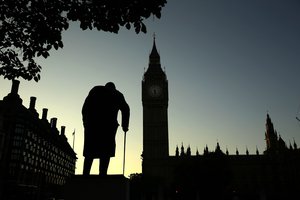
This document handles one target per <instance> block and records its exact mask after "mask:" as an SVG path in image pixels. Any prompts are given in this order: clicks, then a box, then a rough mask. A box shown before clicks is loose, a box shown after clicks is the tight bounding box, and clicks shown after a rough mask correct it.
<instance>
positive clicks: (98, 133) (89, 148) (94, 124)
mask: <svg viewBox="0 0 300 200" xmlns="http://www.w3.org/2000/svg"><path fill="white" fill-rule="evenodd" d="M119 110H120V111H121V113H122V124H121V125H122V129H123V131H124V132H127V131H128V124H129V113H130V111H129V106H128V104H127V103H126V101H125V98H124V96H123V94H122V93H121V92H119V91H118V90H116V87H115V84H114V83H112V82H108V83H106V85H105V86H95V87H94V88H93V89H92V90H91V91H90V92H89V94H88V96H87V98H86V99H85V102H84V104H83V107H82V120H83V126H84V149H83V156H84V157H85V158H84V165H83V175H89V174H90V170H91V166H92V163H93V159H94V158H99V159H100V165H99V174H100V175H107V169H108V165H109V161H110V157H114V156H115V148H116V142H115V135H116V132H117V129H118V126H119V123H118V120H117V116H118V111H119Z"/></svg>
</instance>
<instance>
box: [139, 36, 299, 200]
mask: <svg viewBox="0 0 300 200" xmlns="http://www.w3.org/2000/svg"><path fill="white" fill-rule="evenodd" d="M142 103H143V153H142V158H143V162H142V182H141V184H142V185H143V187H141V189H140V191H141V193H140V195H138V194H137V192H135V194H134V196H135V197H139V198H144V199H151V200H160V199H164V200H169V199H170V200H171V199H189V200H193V199H197V200H198V199H218V200H221V199H235V200H237V199H249V200H250V199H251V200H253V199H261V200H267V199H272V200H274V199H291V197H293V198H294V199H300V190H299V188H300V150H299V148H298V147H297V145H296V143H295V141H294V144H293V145H291V144H290V146H289V147H287V146H286V144H285V142H284V141H283V139H282V138H281V137H280V136H278V134H277V133H276V130H275V129H274V127H273V123H272V121H271V118H270V116H269V114H268V115H267V119H266V132H265V139H266V150H265V151H264V152H263V153H262V154H259V152H258V150H256V153H255V154H253V155H249V151H248V149H246V151H245V154H242V153H239V151H238V149H237V150H236V153H235V155H229V153H228V150H226V152H225V153H224V152H223V151H222V150H221V148H220V145H219V143H217V145H216V148H215V150H213V151H209V149H208V148H207V147H205V148H204V151H203V154H202V155H200V153H199V151H198V150H197V151H196V154H195V155H192V153H191V148H190V147H188V148H187V150H186V151H185V148H184V146H183V145H182V146H181V148H180V150H179V147H177V148H176V150H175V156H170V155H169V138H168V137H169V135H168V80H167V76H166V73H165V71H163V70H162V68H161V64H160V55H159V53H158V51H157V48H156V44H155V40H154V43H153V48H152V51H151V53H150V57H149V67H148V69H147V70H146V72H145V73H144V77H143V80H142ZM187 106H189V105H187ZM135 177H137V176H135ZM136 179H137V178H136ZM135 182H137V181H136V180H135ZM136 199H138V198H136Z"/></svg>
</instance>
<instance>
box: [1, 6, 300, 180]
mask: <svg viewBox="0 0 300 200" xmlns="http://www.w3.org/2000/svg"><path fill="white" fill-rule="evenodd" d="M146 25H147V30H148V33H147V34H143V33H141V34H138V35H137V34H135V32H134V30H129V31H128V30H127V29H126V28H123V29H121V31H120V32H119V34H112V33H105V32H99V31H97V30H93V31H90V30H87V31H82V30H81V29H80V28H79V25H78V24H77V23H73V24H72V25H71V26H70V28H69V29H68V30H67V31H65V32H64V33H63V42H64V48H63V49H60V50H58V51H55V50H53V51H51V53H50V57H49V58H47V59H42V58H41V59H39V63H40V64H41V65H42V67H43V68H42V73H41V80H40V81H39V82H38V83H36V82H34V81H30V82H28V81H25V80H23V79H20V81H21V83H20V87H19V94H20V96H21V98H22V99H23V104H24V105H25V106H26V107H28V106H29V99H30V97H31V96H35V97H37V102H36V109H37V111H38V112H39V113H40V116H41V113H42V109H43V108H48V109H49V111H48V120H50V118H52V117H57V118H58V129H59V130H60V126H62V125H64V126H66V135H67V137H68V142H69V143H70V145H71V146H72V142H73V137H72V132H73V131H74V129H75V130H76V138H75V151H76V153H77V156H78V161H77V166H76V167H77V168H76V173H77V174H81V173H82V167H83V156H82V150H83V125H82V120H81V108H82V105H83V102H84V100H85V98H86V96H87V94H88V92H89V91H90V89H91V88H92V87H93V86H95V85H103V84H105V83H106V82H108V81H112V82H114V83H115V84H116V87H117V89H118V90H119V91H121V92H122V93H123V94H124V96H125V99H126V100H127V102H128V104H129V106H130V108H131V119H130V124H129V132H128V135H127V147H126V173H125V174H126V176H128V175H129V174H131V173H141V163H142V160H141V153H142V133H143V132H142V101H141V81H142V77H143V73H144V70H145V69H147V67H148V62H149V54H150V52H151V49H152V45H153V33H154V32H155V34H156V46H157V49H158V51H159V53H160V56H161V64H162V67H165V71H166V74H167V78H168V81H169V109H168V114H169V152H170V155H174V154H175V148H176V145H178V146H179V147H180V146H181V144H182V143H183V145H184V146H185V148H186V147H187V146H188V145H190V147H191V150H192V154H195V153H196V150H197V148H198V150H199V152H200V154H202V153H203V149H204V147H205V145H207V146H208V148H209V150H211V151H213V150H214V149H215V146H216V143H217V142H219V143H220V146H221V149H222V150H223V151H224V152H225V151H226V147H227V148H228V151H229V154H235V150H236V148H238V150H239V153H240V154H245V153H246V148H248V150H249V153H250V154H255V150H256V147H257V148H258V150H259V152H260V153H263V151H264V150H265V140H264V139H265V138H264V132H265V120H266V115H267V113H269V115H270V117H271V119H272V121H273V123H274V127H275V129H276V130H277V132H278V133H279V134H280V135H281V137H282V138H283V139H284V140H285V141H286V144H287V145H288V146H289V141H290V142H292V143H293V140H294V139H295V141H296V142H297V144H298V146H300V122H298V121H297V120H296V117H299V118H300V2H299V1H298V0H250V1H246V0H187V1H175V0H173V1H172V0H169V2H168V3H167V5H166V7H165V8H163V10H162V18H161V19H153V18H151V19H148V20H147V21H146ZM0 87H1V90H0V98H1V99H2V98H3V97H4V96H6V95H7V94H8V93H9V92H10V88H11V81H9V80H7V79H3V77H2V78H1V79H0ZM123 136H124V135H123V132H122V129H121V128H119V129H118V134H117V138H116V140H117V148H116V157H115V158H113V159H111V163H110V166H109V171H108V173H109V174H121V173H122V160H123V141H124V140H123V139H124V138H123ZM92 173H95V174H97V173H98V161H96V162H94V164H93V168H92Z"/></svg>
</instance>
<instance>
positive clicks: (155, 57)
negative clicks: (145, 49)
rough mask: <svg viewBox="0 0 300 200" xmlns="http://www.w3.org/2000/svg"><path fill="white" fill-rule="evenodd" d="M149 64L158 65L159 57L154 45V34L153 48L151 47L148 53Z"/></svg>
mask: <svg viewBox="0 0 300 200" xmlns="http://www.w3.org/2000/svg"><path fill="white" fill-rule="evenodd" d="M149 62H150V64H160V56H159V53H158V51H157V48H156V44H155V34H154V35H153V47H152V51H151V53H150V60H149Z"/></svg>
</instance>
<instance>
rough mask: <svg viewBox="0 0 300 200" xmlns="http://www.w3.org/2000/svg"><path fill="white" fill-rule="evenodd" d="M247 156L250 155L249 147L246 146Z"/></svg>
mask: <svg viewBox="0 0 300 200" xmlns="http://www.w3.org/2000/svg"><path fill="white" fill-rule="evenodd" d="M246 155H249V151H248V147H247V146H246Z"/></svg>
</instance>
